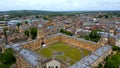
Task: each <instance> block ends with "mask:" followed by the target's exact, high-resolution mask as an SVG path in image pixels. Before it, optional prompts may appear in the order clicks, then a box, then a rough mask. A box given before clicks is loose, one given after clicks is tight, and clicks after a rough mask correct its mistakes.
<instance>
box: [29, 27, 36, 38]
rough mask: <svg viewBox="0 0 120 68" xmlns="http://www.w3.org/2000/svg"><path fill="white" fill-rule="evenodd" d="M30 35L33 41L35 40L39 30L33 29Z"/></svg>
mask: <svg viewBox="0 0 120 68" xmlns="http://www.w3.org/2000/svg"><path fill="white" fill-rule="evenodd" d="M30 34H31V37H32V39H35V38H36V37H37V29H36V28H31V29H30Z"/></svg>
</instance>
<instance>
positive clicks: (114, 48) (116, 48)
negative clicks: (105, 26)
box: [112, 46, 120, 51]
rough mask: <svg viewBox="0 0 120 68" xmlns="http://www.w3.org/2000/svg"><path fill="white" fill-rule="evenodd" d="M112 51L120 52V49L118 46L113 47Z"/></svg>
mask: <svg viewBox="0 0 120 68" xmlns="http://www.w3.org/2000/svg"><path fill="white" fill-rule="evenodd" d="M112 50H113V51H120V47H118V46H113V47H112Z"/></svg>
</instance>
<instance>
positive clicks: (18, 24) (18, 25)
mask: <svg viewBox="0 0 120 68" xmlns="http://www.w3.org/2000/svg"><path fill="white" fill-rule="evenodd" d="M16 25H17V27H18V32H19V27H20V25H22V24H21V23H17V24H16Z"/></svg>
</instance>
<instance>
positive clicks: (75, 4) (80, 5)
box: [0, 0, 120, 11]
mask: <svg viewBox="0 0 120 68" xmlns="http://www.w3.org/2000/svg"><path fill="white" fill-rule="evenodd" d="M119 6H120V0H104V1H103V0H2V1H0V10H1V11H5V10H22V9H25V10H48V11H74V10H120V7H119Z"/></svg>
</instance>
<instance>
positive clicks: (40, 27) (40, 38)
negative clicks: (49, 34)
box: [37, 24, 44, 40]
mask: <svg viewBox="0 0 120 68" xmlns="http://www.w3.org/2000/svg"><path fill="white" fill-rule="evenodd" d="M37 38H38V39H39V40H42V39H43V38H44V32H43V26H42V25H41V24H39V25H38V32H37Z"/></svg>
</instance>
